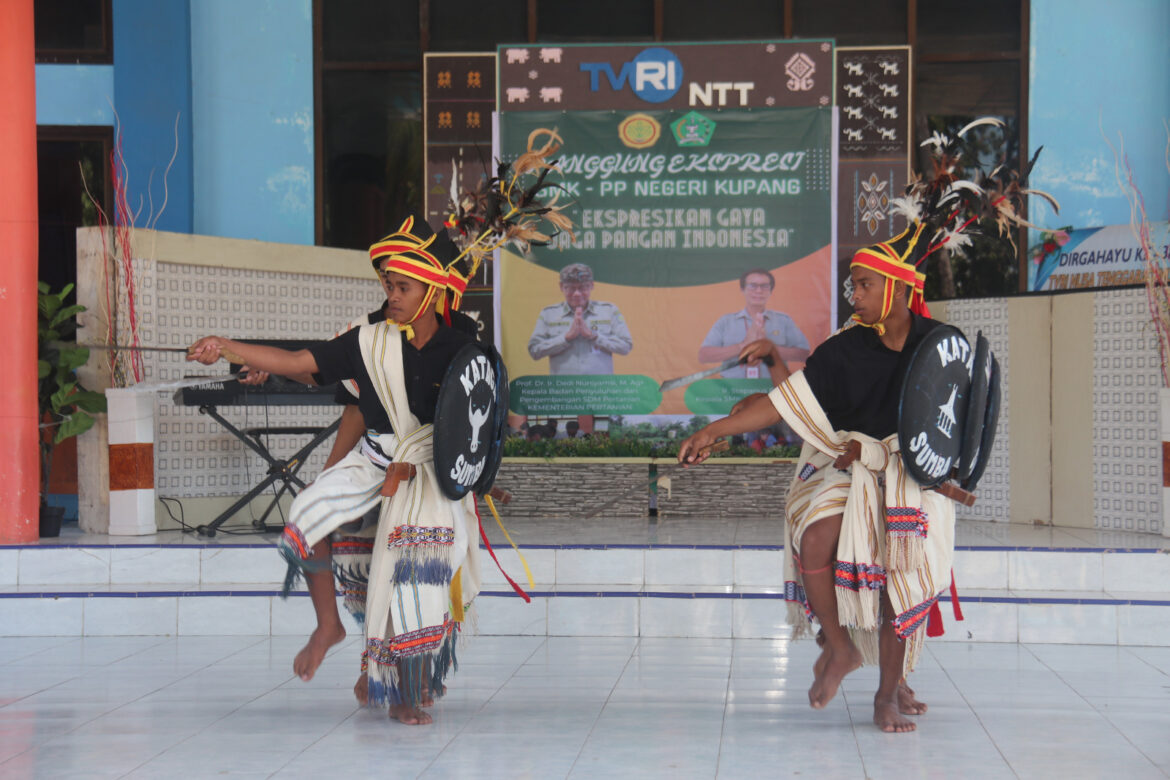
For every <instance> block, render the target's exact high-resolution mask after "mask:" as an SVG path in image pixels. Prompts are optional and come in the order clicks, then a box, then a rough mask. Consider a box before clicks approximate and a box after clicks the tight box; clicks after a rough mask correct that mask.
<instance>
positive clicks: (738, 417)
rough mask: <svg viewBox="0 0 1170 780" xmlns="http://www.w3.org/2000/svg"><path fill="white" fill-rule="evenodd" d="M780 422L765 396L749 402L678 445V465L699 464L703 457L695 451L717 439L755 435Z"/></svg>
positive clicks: (774, 409) (778, 415)
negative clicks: (745, 434)
mask: <svg viewBox="0 0 1170 780" xmlns="http://www.w3.org/2000/svg"><path fill="white" fill-rule="evenodd" d="M778 422H780V413H779V412H777V411H776V407H775V406H773V405H772V401H771V399H769V398H768V396H766V395H760V396H757V397H754V398H749V399H748V401H747V403H745V404H744V405H743V407H742V408H741V409H739V410H738V411H737V412H736V413H735V414H729V415H728V416H726V417H724V418H723V419H722V420H716V421H715V422H713V423H711V424H710V425H708V426H707V427H705V428H703V429H702V430H701V431H699V432H698V433H696V434H695V435H693V436H691V437H690V438H688V439H687V440H686V441H684V442H683V443H682V446H680V447H679V450H678V460H679V463H687V464H689V463H702V462H703V461H705V460H706V459H707V455H705V454H701V453H700V452H699V451H700V450H701V449H703V448H704V447H709V446H710V445H711V444H713V443H714V442H715V441H716V440H717V439H722V438H723V437H724V436H734V435H736V434H739V433H747V432H748V431H758V430H760V429H761V428H767V427H768V426H770V425H775V424H776V423H778Z"/></svg>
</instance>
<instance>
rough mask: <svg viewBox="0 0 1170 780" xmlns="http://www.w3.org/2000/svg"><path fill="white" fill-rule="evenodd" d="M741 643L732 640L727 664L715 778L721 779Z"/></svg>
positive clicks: (733, 638)
mask: <svg viewBox="0 0 1170 780" xmlns="http://www.w3.org/2000/svg"><path fill="white" fill-rule="evenodd" d="M738 647H739V642H738V641H737V640H736V639H735V637H732V639H731V659H730V663H728V664H727V685H726V686H725V687H724V688H723V718H722V719H721V720H720V721H719V746H718V748H717V749H716V751H715V777H716V778H718V777H719V765H720V764H721V763H723V735H724V734H725V733H726V732H727V708H728V706H729V705H730V699H731V675H732V672H734V671H735V651H736V650H737V649H738Z"/></svg>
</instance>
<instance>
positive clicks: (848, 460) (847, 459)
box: [833, 440, 861, 471]
mask: <svg viewBox="0 0 1170 780" xmlns="http://www.w3.org/2000/svg"><path fill="white" fill-rule="evenodd" d="M860 457H861V442H859V441H857V440H853V441H850V442H849V443H848V444H846V445H845V453H844V454H843V455H838V456H837V459H836V460H835V461H833V468H835V469H839V470H841V471H844V470H845V469H847V468H849V467H850V466H851V465H852V464H853V461H855V460H857V459H858V458H860Z"/></svg>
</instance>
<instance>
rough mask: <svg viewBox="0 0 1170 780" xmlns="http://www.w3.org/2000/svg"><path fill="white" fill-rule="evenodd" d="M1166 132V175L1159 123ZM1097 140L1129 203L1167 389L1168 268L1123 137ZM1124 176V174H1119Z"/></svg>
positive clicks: (1169, 127) (1169, 136)
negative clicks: (1106, 151) (1163, 133)
mask: <svg viewBox="0 0 1170 780" xmlns="http://www.w3.org/2000/svg"><path fill="white" fill-rule="evenodd" d="M1162 124H1163V126H1164V127H1165V129H1166V171H1167V172H1168V173H1170V123H1167V121H1166V120H1162ZM1101 137H1102V138H1104V139H1105V143H1107V144H1109V149H1110V150H1111V151H1112V152H1113V172H1114V175H1115V176H1116V177H1117V186H1118V187H1120V188H1121V194H1122V195H1124V196H1125V199H1126V201H1127V202H1128V203H1129V227H1130V230H1131V231H1133V235H1134V238H1136V239H1137V242H1138V247H1139V251H1140V252H1141V256H1142V262H1143V271H1144V275H1145V280H1146V305H1147V306H1148V307H1149V312H1150V320H1151V322H1152V324H1153V326H1154V331H1155V332H1156V333H1157V335H1158V355H1159V357H1160V358H1161V363H1162V366H1161V367H1162V386H1163V387H1170V366H1168V365H1167V363H1168V361H1170V286H1167V280H1170V268H1168V267H1167V261H1166V258H1164V257H1163V256H1162V253H1161V252H1159V251H1158V247H1157V244H1155V243H1154V240H1153V238H1152V236H1151V231H1150V219H1149V216H1147V214H1146V201H1145V198H1144V197H1142V192H1141V190H1140V189H1138V186H1137V181H1136V180H1135V179H1134V174H1133V167H1132V166H1131V165H1130V163H1129V156H1128V155H1126V153H1125V137H1124V136H1123V135H1122V134H1121V133H1120V132H1119V133H1118V134H1117V146H1114V145H1113V142H1112V141H1110V140H1109V137H1108V136H1107V135H1105V131H1104V129H1103V128H1102V130H1101ZM1123 174H1124V175H1123Z"/></svg>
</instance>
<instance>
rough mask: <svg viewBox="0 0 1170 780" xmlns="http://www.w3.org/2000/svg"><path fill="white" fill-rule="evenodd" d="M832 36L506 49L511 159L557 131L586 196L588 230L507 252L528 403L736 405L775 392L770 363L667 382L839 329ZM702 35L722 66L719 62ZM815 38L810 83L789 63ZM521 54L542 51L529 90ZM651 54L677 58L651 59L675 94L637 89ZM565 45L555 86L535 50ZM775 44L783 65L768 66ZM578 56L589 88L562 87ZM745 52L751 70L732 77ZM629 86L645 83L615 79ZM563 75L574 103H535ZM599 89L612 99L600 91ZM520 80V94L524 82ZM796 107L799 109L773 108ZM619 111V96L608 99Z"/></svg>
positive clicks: (503, 281)
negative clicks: (668, 48) (825, 41)
mask: <svg viewBox="0 0 1170 780" xmlns="http://www.w3.org/2000/svg"><path fill="white" fill-rule="evenodd" d="M820 46H821V42H784V43H779V42H777V43H775V44H761V43H752V44H724V45H704V46H702V47H698V46H696V47H687V46H678V47H672V48H677V49H679V50H680V52H679V54H678V56H677V58H676V59H675V60H670V58H669V57H667V56H666V55H663V54H662V53H661V52H662V51H663V50H662V49H660V48H657V49H643V50H641V51H639V47H636V46H635V47H615V46H606V47H565V48H564V49H563V50H560V49H558V50H556V52H558V53H556V54H555V55H554V54H553V53H551V51H550V50H548V49H538V48H527V49H518V48H517V47H502V49H501V52H500V74H501V75H500V80H499V83H500V90H501V109H502V111H501V113H500V118H499V128H500V134H499V150H500V153H501V155H502V156H503V158H504V159H506V160H507V159H514V157H515V156H516V155H517V154H519V153H520V152H522V151H524V150H525V149H526V147H527V143H528V138H529V135H530V133H532V132H533V131H534V130H537V129H539V128H549V129H552V128H555V129H556V131H557V132H558V133H559V134H560V136H561V137H562V138H563V139H564V146H563V148H562V150H561V152H559V153H558V155H557V158H558V160H559V167H560V168H561V170H562V172H563V175H562V176H559V177H555V180H556V181H557V182H558V183H559V184H560V185H561V186H562V187H563V191H562V192H561V194H560V196H559V202H561V203H564V202H571V203H572V205H571V206H570V207H569V208H568V209H567V211H566V213H567V214H568V215H569V216H570V218H571V219H572V220H573V221H574V223H575V224H576V241H575V242H573V241H570V240H569V237H568V235H561V236H558V237H557V240H556V241H555V242H554V243H553V245H551V246H549V247H536V248H534V249H533V250H532V252H531V254H530V255H529V256H527V257H520V256H519V255H517V254H515V253H512V252H507V251H505V252H504V253H503V256H502V258H501V263H500V278H499V285H498V287H497V296H498V300H499V305H500V311H501V331H502V332H501V334H500V346H501V351H502V353H503V356H504V359H505V361H506V362H507V364H508V367H509V370H510V372H511V375H512V377H513V382H512V388H511V389H512V400H511V405H512V409H513V411H515V412H517V413H519V414H524V415H530V416H533V415H535V416H539V417H544V416H552V417H568V416H574V415H580V414H592V415H601V416H613V415H649V414H654V415H720V414H726V413H727V412H728V411H729V410H730V408H731V406H732V404H734V403H735V402H736V401H738V400H740V399H741V398H743V397H744V396H745V395H747V394H749V393H751V392H757V391H760V390H766V389H768V388H769V387H771V382H770V381H769V380H768V379H767V370H766V368H762V369H761V368H752V369H748V368H746V367H742V366H741V367H736V368H733V369H730V370H728V371H726V372H724V373H723V374H722V375H715V376H714V377H712V378H709V379H703V380H699V381H697V382H694V383H693V384H691V385H689V386H687V387H685V388H678V389H675V390H668V391H667V392H666V393H665V394H663V393H661V392H659V385H660V383H661V382H662V381H663V380H666V379H671V378H675V377H678V376H682V375H685V374H690V373H694V372H697V371H700V370H703V369H706V368H711V367H714V366H717V365H718V364H719V363H721V362H722V361H723V360H724V359H726V358H727V357H731V356H734V355H735V354H737V353H738V350H739V345H740V344H742V343H744V342H745V341H748V340H753V339H756V338H768V339H771V340H772V341H773V342H774V343H776V344H777V345H779V346H780V347H781V350H782V353H783V354H785V355H786V356H787V357H788V358H789V363H790V365H792V366H793V367H799V366H800V365H802V364H803V359H804V357H806V356H807V354H808V351H809V350H810V349H811V348H812V347H815V346H816V345H817V344H818V343H820V342H821V341H822V340H824V339H825V338H826V337H827V336H828V335H829V334H830V333H831V331H832V328H833V321H834V320H833V317H834V312H833V300H832V299H833V294H832V290H833V288H834V286H835V282H834V271H833V262H832V259H833V252H832V243H833V235H832V225H831V211H832V194H833V180H834V170H833V118H832V109H831V108H830V107H828V106H827V105H825V104H827V103H828V100H827V96H828V95H829V94H831V88H832V73H831V69H830V67H829V63H830V62H831V52H828V51H822V50H821V48H820ZM768 47H771V48H772V51H768V50H767V49H768ZM801 47H803V49H802V48H801ZM699 48H702V49H704V50H706V53H707V55H708V56H709V57H711V58H712V59H711V62H712V63H717V66H718V67H719V68H722V71H721V72H720V75H718V76H715V75H711V76H708V75H706V74H705V72H704V71H703V70H702V60H701V59H697V58H696V56H695V54H694V50H697V49H699ZM595 50H596V51H595ZM615 50H618V52H617V53H615ZM805 50H807V51H808V52H809V54H808V55H807V56H806V59H807V62H808V68H807V69H806V70H802V71H801V72H802V75H803V78H804V79H805V81H804V82H800V81H799V79H794V77H792V76H791V75H790V74H788V73H786V71H785V69H784V63H785V62H789V61H791V62H795V63H798V64H800V63H804V61H805V60H804V59H801V57H798V56H797V55H800V54H802V53H803V52H804V51H805ZM517 51H525V52H528V57H527V63H528V64H529V65H530V69H529V72H527V73H523V74H521V75H522V81H523V83H524V86H523V87H514V86H512V82H510V81H509V79H508V78H507V77H506V74H507V73H508V72H509V70H508V64H509V60H512V61H513V62H512V63H511V64H512V65H516V64H519V63H518V62H515V61H518V60H520V59H523V58H522V57H521V55H519V54H517V53H516V52H517ZM646 52H651V53H652V56H653V57H657V58H658V60H657V62H658V63H659V64H662V65H663V67H662V68H661V69H660V70H650V71H647V72H650V73H652V74H654V73H657V74H659V75H660V76H661V80H662V84H665V85H668V86H669V85H673V86H674V87H675V89H676V92H675V94H674V95H672V96H669V97H667V98H665V99H662V100H657V101H648V100H647V99H645V98H640V97H639V95H638V93H637V89H636V88H637V86H638V85H639V83H640V82H639V80H638V73H639V71H638V69H637V64H638V63H641V64H642V65H643V66H646V63H647V62H649V61H650V60H649V58H648V56H647V57H644V56H643V55H645V53H646ZM667 54H668V55H669V54H671V53H670V52H667ZM570 55H571V56H570ZM814 55H815V57H814ZM557 57H559V59H560V62H555V63H549V64H556V65H559V66H561V67H560V68H559V69H556V70H552V71H551V72H553V73H555V74H556V76H557V79H558V80H557V81H556V82H555V84H554V85H553V86H549V82H547V81H545V79H544V71H542V70H540V69H538V68H536V67H531V64H532V63H533V62H538V61H541V60H543V59H550V60H553V59H556V58H557ZM765 57H771V58H772V60H771V62H773V63H775V66H776V67H775V69H774V70H772V71H769V70H768V69H767V68H764V67H763V66H759V67H757V64H758V63H756V61H757V60H759V59H762V58H765ZM639 58H641V59H639ZM793 58H795V59H793ZM570 59H572V60H573V61H574V62H575V63H576V65H577V67H576V70H575V73H576V77H577V80H578V82H579V83H578V84H577V86H576V87H575V88H573V89H571V88H569V87H568V86H566V84H568V83H569V82H568V81H567V80H568V79H570V78H571V77H573V76H574V70H573V69H566V68H565V67H564V65H565V63H566V60H570ZM623 59H624V60H625V61H626V64H624V65H623V64H622V61H623ZM631 62H632V63H635V65H629V63H631ZM737 62H739V63H744V64H745V74H741V75H738V76H737V75H736V74H735V73H734V72H731V71H734V65H735V63H737ZM599 63H600V64H599ZM607 63H608V64H607ZM663 63H665V64H663ZM749 63H756V64H752V65H751V66H750V67H748V65H747V64H749ZM647 67H648V66H647ZM713 67H714V65H713ZM753 68H756V69H753ZM645 70H646V69H645V68H644V71H645ZM611 73H612V74H613V76H614V78H612V79H611V78H610V75H609V74H611ZM623 73H624V74H625V75H624V76H623V75H621V74H623ZM812 73H816V75H817V78H816V79H814V78H813V77H812V75H811V74H812ZM532 74H535V77H533V76H532ZM561 79H565V80H566V81H561ZM723 81H727V83H728V84H729V85H730V84H738V85H739V87H738V91H736V90H733V89H732V88H731V86H727V87H726V89H723V88H722V87H720V89H723V93H724V97H725V100H724V102H723V104H722V106H723V107H722V108H721V107H720V105H718V103H719V101H718V100H717V99H716V98H715V97H714V96H715V95H717V94H719V93H718V91H717V90H716V89H715V87H712V92H711V94H712V95H713V97H712V98H711V101H710V102H711V105H706V104H705V103H704V97H705V94H706V93H705V92H704V89H705V87H703V85H704V84H706V83H712V84H722V83H723ZM617 82H621V84H623V85H625V87H626V88H627V89H624V92H629V94H624V93H623V90H615V89H614V87H615V84H616V83H617ZM786 82H792V83H793V84H794V85H795V86H802V85H803V86H806V87H808V89H806V90H804V92H806V93H808V94H804V95H800V96H799V100H798V99H797V98H793V97H792V95H791V93H793V92H797V90H790V89H788V88H787V87H786V86H785V84H786ZM696 83H697V84H699V87H695V86H694V85H695V84H696ZM592 87H596V89H593V88H592ZM511 89H527V90H528V96H527V98H525V100H524V101H523V102H524V103H525V104H524V106H523V108H522V110H513V108H514V106H513V105H510V104H509V103H508V99H509V98H508V97H507V96H508V95H509V92H508V91H509V90H511ZM548 89H557V90H559V92H555V93H551V94H555V95H557V96H558V97H559V98H560V101H561V103H562V105H561V106H557V108H565V107H571V108H572V109H575V110H567V111H565V110H558V111H549V110H547V109H548V108H551V106H547V105H545V106H540V105H539V103H538V104H537V105H535V106H534V105H530V104H528V101H530V100H531V99H532V96H533V95H537V96H540V95H543V96H546V97H547V96H548V95H550V93H549V92H542V91H541V90H548ZM821 90H823V92H822V91H821ZM784 92H787V93H789V94H787V95H782V93H784ZM595 93H605V94H608V95H609V99H608V100H607V101H602V102H600V103H599V102H598V101H599V100H601V98H600V97H598V95H597V94H595ZM688 94H689V95H690V104H688V102H687V96H688ZM511 95H512V97H513V98H514V100H513V102H514V103H516V102H521V101H520V97H522V96H523V93H519V92H513V93H511ZM679 95H681V96H682V97H681V98H680V97H679ZM778 96H783V97H784V100H783V101H781V100H779V99H778ZM822 97H825V98H826V99H825V100H824V101H822V100H821V98H822ZM741 98H743V102H744V103H745V105H744V106H743V107H740V105H738V104H739V103H740V99H741ZM753 100H755V101H756V106H757V107H752V106H751V103H752V101H753ZM680 101H681V104H680ZM543 102H545V103H547V102H550V101H543ZM797 102H803V105H794V103H797ZM696 104H697V105H696ZM781 104H783V105H787V106H789V107H787V108H775V107H769V106H775V105H781ZM610 106H614V107H619V106H620V108H613V110H599V109H606V108H607V107H610ZM536 108H544V109H545V110H533V109H536ZM545 194H546V196H547V195H548V194H551V193H547V192H546V193H545Z"/></svg>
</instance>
